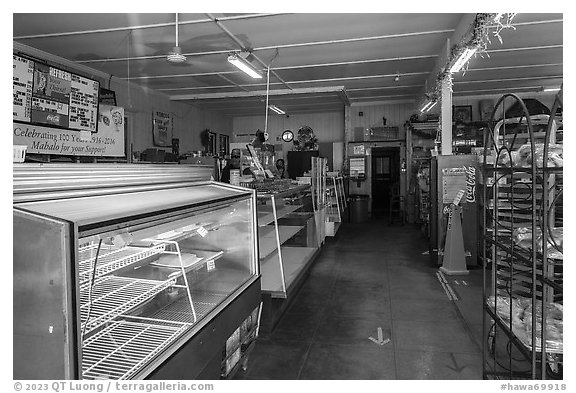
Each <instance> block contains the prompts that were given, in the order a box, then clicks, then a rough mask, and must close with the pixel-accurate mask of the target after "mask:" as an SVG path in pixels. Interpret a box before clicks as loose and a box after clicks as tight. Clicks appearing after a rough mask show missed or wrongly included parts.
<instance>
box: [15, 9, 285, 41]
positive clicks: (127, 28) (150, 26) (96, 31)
mask: <svg viewBox="0 0 576 393" xmlns="http://www.w3.org/2000/svg"><path fill="white" fill-rule="evenodd" d="M277 15H285V14H284V13H274V14H245V15H236V16H223V17H222V18H218V19H219V20H238V19H253V18H262V17H265V16H277ZM208 22H213V20H212V19H196V20H188V21H180V20H179V21H178V25H179V26H180V25H191V24H198V23H208ZM168 26H176V21H174V22H167V23H152V24H148V25H134V26H122V27H110V28H107V29H92V30H78V31H66V32H62V33H46V34H33V35H21V36H17V37H14V38H13V39H15V40H27V39H32V38H49V37H66V36H72V35H86V34H101V33H111V32H116V31H134V30H146V29H157V28H160V27H168Z"/></svg>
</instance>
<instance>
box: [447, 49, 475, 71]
mask: <svg viewBox="0 0 576 393" xmlns="http://www.w3.org/2000/svg"><path fill="white" fill-rule="evenodd" d="M474 53H476V48H466V49H465V50H464V52H462V54H461V55H460V57H459V58H458V60H456V62H455V63H454V64H453V65H452V67H450V72H458V71H460V70H461V69H462V67H463V66H464V64H466V62H467V61H468V60H470V58H471V57H472V55H473V54H474Z"/></svg>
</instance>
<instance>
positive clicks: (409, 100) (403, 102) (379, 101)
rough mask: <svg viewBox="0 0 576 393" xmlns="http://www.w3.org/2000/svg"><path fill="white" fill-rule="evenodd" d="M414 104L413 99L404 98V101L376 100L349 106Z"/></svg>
mask: <svg viewBox="0 0 576 393" xmlns="http://www.w3.org/2000/svg"><path fill="white" fill-rule="evenodd" d="M415 102H416V99H415V98H404V99H391V100H377V101H354V102H352V104H350V106H352V107H357V106H371V105H383V104H387V105H390V104H414V103H415Z"/></svg>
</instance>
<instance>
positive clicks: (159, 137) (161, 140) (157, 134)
mask: <svg viewBox="0 0 576 393" xmlns="http://www.w3.org/2000/svg"><path fill="white" fill-rule="evenodd" d="M152 136H153V140H154V146H164V147H166V146H172V117H171V116H170V113H166V112H161V111H154V112H152Z"/></svg>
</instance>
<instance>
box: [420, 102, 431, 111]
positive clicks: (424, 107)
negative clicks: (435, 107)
mask: <svg viewBox="0 0 576 393" xmlns="http://www.w3.org/2000/svg"><path fill="white" fill-rule="evenodd" d="M432 102H433V101H428V102H427V103H426V104H424V106H423V107H422V109H420V113H424V112H426V111H427V109H428V107H431V105H432Z"/></svg>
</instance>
